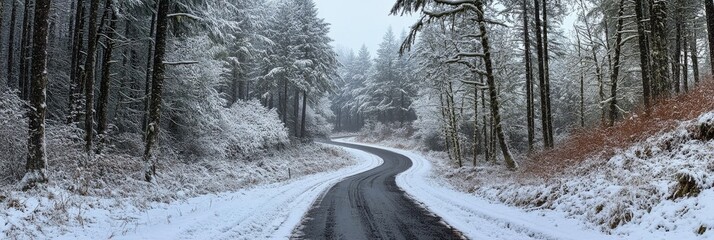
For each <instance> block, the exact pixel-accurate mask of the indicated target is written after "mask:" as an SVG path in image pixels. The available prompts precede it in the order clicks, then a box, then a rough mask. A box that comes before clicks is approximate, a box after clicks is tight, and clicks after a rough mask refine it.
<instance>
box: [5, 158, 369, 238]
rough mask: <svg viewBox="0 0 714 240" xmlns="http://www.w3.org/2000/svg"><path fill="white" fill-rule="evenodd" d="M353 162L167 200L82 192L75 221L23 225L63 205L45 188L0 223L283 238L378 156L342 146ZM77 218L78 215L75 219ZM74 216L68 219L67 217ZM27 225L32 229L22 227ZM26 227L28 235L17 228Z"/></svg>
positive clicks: (76, 232) (68, 230) (125, 233)
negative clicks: (143, 202) (142, 203)
mask: <svg viewBox="0 0 714 240" xmlns="http://www.w3.org/2000/svg"><path fill="white" fill-rule="evenodd" d="M345 151H347V152H348V153H350V154H351V155H353V156H354V157H355V158H356V159H357V161H358V163H357V164H356V165H352V166H349V167H345V168H341V169H339V170H336V171H335V170H333V171H328V172H323V173H317V174H312V175H306V176H302V177H299V178H297V179H293V180H288V181H283V182H278V183H272V184H267V185H259V186H257V187H254V188H248V189H244V190H240V191H237V192H226V193H221V194H208V195H203V196H199V197H194V198H189V199H186V200H181V201H175V202H171V203H168V204H166V203H151V204H150V205H149V206H148V207H142V208H138V207H137V206H136V204H134V203H131V202H129V203H127V202H120V201H119V200H113V199H108V198H100V197H84V198H82V199H83V201H84V202H83V205H82V206H79V207H68V208H69V209H67V210H66V211H67V212H68V214H67V215H68V216H71V218H73V220H77V222H80V224H68V226H65V227H62V228H59V227H57V226H45V227H41V225H39V224H38V226H34V225H33V226H28V225H27V224H24V225H23V222H26V221H32V219H28V218H34V217H35V216H34V215H32V214H29V215H28V214H27V210H31V209H33V208H44V207H46V206H49V207H52V206H55V208H56V207H65V206H64V205H61V204H58V203H61V202H62V200H61V199H68V198H72V197H73V196H67V193H66V191H62V190H61V189H56V188H50V189H48V192H49V194H50V195H51V196H52V197H30V198H26V199H22V200H21V201H22V202H21V206H22V207H18V208H12V207H10V208H8V209H7V212H5V213H4V214H0V223H2V222H4V224H3V225H4V226H5V227H7V226H11V227H10V228H9V229H4V228H3V232H4V233H5V236H6V237H8V238H11V239H12V238H20V239H25V238H52V239H265V238H288V237H289V236H290V234H291V232H292V230H293V228H295V226H296V225H297V224H299V222H300V220H301V218H302V216H303V215H304V214H305V212H307V210H308V209H309V208H310V206H311V205H312V203H313V202H314V201H315V200H316V199H317V198H318V197H319V196H320V195H321V194H322V193H323V192H325V191H326V190H327V189H328V188H329V187H331V186H332V185H334V184H335V183H337V182H339V181H340V180H341V179H343V178H344V177H346V176H350V175H354V174H357V173H360V172H363V171H367V170H369V169H372V168H374V167H376V166H379V165H381V163H382V161H381V159H380V158H378V157H376V156H373V155H370V154H367V153H364V152H361V151H357V150H351V149H345ZM80 220H81V221H80ZM72 222H74V221H72ZM22 228H25V229H22ZM28 228H33V229H28ZM27 232H31V233H32V235H19V234H18V233H25V234H27Z"/></svg>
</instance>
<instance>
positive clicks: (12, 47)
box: [7, 0, 20, 89]
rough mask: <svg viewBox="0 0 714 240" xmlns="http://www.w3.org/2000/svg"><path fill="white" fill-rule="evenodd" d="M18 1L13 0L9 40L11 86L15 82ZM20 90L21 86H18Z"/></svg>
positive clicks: (8, 55) (8, 74) (8, 62)
mask: <svg viewBox="0 0 714 240" xmlns="http://www.w3.org/2000/svg"><path fill="white" fill-rule="evenodd" d="M17 1H19V0H12V6H11V7H12V12H11V13H10V29H9V30H10V33H9V38H8V40H7V42H8V44H7V82H8V84H10V82H13V80H15V76H14V73H13V67H14V66H15V60H14V59H13V58H14V56H15V25H16V24H15V22H16V20H17ZM17 87H18V89H19V88H20V86H19V85H18V86H17Z"/></svg>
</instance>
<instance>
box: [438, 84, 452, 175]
mask: <svg viewBox="0 0 714 240" xmlns="http://www.w3.org/2000/svg"><path fill="white" fill-rule="evenodd" d="M439 91H440V92H441V94H439V101H440V103H441V108H440V110H441V119H442V120H443V121H444V123H443V126H444V127H443V129H444V133H443V134H444V146H445V147H446V153H447V155H449V162H453V161H454V154H453V152H452V149H451V145H452V144H451V140H452V139H451V133H450V132H449V128H450V127H449V121H448V120H447V119H449V118H448V117H447V112H446V111H447V110H446V109H447V106H446V100H444V99H445V98H446V97H445V95H446V93H444V91H445V90H444V87H443V86H442V87H441V88H440V89H439Z"/></svg>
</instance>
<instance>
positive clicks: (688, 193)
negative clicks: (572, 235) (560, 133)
mask: <svg viewBox="0 0 714 240" xmlns="http://www.w3.org/2000/svg"><path fill="white" fill-rule="evenodd" d="M711 122H714V114H712V113H709V114H704V115H702V116H701V117H700V118H699V119H698V120H694V121H686V122H681V123H680V124H679V126H678V127H677V128H676V129H675V130H672V131H668V132H662V133H659V134H657V135H656V136H653V137H650V138H648V139H647V140H645V141H643V142H640V143H637V144H635V145H633V146H631V147H629V148H627V149H620V150H616V154H615V155H614V156H613V157H611V158H609V159H607V160H605V161H603V160H602V159H600V157H592V158H591V159H589V160H587V161H585V162H584V163H583V164H581V165H579V166H576V167H572V168H571V169H569V170H567V171H566V173H564V174H563V175H562V176H558V177H553V178H550V179H546V180H533V179H532V178H528V177H526V178H520V177H514V176H507V175H504V174H500V173H497V172H496V171H488V169H479V170H472V169H468V170H467V169H459V170H451V169H450V168H451V167H448V166H446V167H444V166H442V167H441V169H440V171H445V172H446V173H445V174H444V175H447V176H449V177H448V181H450V182H451V183H452V184H453V185H455V186H457V187H459V188H462V189H463V190H465V191H469V192H475V193H476V194H477V195H480V196H485V197H487V198H489V199H491V200H494V201H499V202H504V203H507V204H511V205H516V206H521V207H525V208H530V209H547V210H554V211H557V212H564V213H566V214H567V215H570V216H571V217H574V218H579V219H581V220H583V221H585V222H588V223H589V224H590V225H591V226H593V227H595V228H599V229H600V230H601V231H603V232H605V233H609V234H613V235H618V236H622V237H626V236H630V237H632V236H656V237H657V238H660V237H664V238H666V239H693V238H697V237H704V238H712V237H714V230H713V228H714V218H712V217H711V216H714V176H713V175H712V173H713V172H714V141H711V139H710V138H708V137H707V135H706V134H707V133H706V132H704V131H702V129H711V128H706V127H704V128H701V129H700V127H701V126H706V125H707V124H708V123H711ZM709 126H711V125H709ZM524 179H529V180H524ZM643 234H644V235H643Z"/></svg>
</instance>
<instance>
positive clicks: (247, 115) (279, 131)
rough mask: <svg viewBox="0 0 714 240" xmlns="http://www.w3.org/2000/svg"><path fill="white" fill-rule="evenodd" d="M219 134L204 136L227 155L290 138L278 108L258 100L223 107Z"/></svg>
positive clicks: (253, 149)
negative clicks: (226, 107)
mask: <svg viewBox="0 0 714 240" xmlns="http://www.w3.org/2000/svg"><path fill="white" fill-rule="evenodd" d="M217 134H218V135H207V136H204V137H203V138H208V139H209V140H208V141H211V140H212V141H213V147H215V148H218V149H220V150H222V151H223V155H225V156H227V157H233V156H236V155H237V154H241V153H242V154H252V153H256V152H258V151H261V150H266V149H267V148H271V147H274V146H279V145H284V144H287V143H288V142H289V141H290V140H289V139H288V131H287V129H286V128H285V125H283V123H282V122H281V121H280V119H279V118H278V114H277V112H275V110H268V109H266V108H265V107H263V106H262V105H260V102H258V101H257V100H252V101H247V102H242V101H239V102H237V103H236V104H234V105H233V107H231V108H229V109H227V110H226V111H223V112H222V119H221V123H220V132H218V133H217ZM204 146H206V147H211V145H204Z"/></svg>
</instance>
